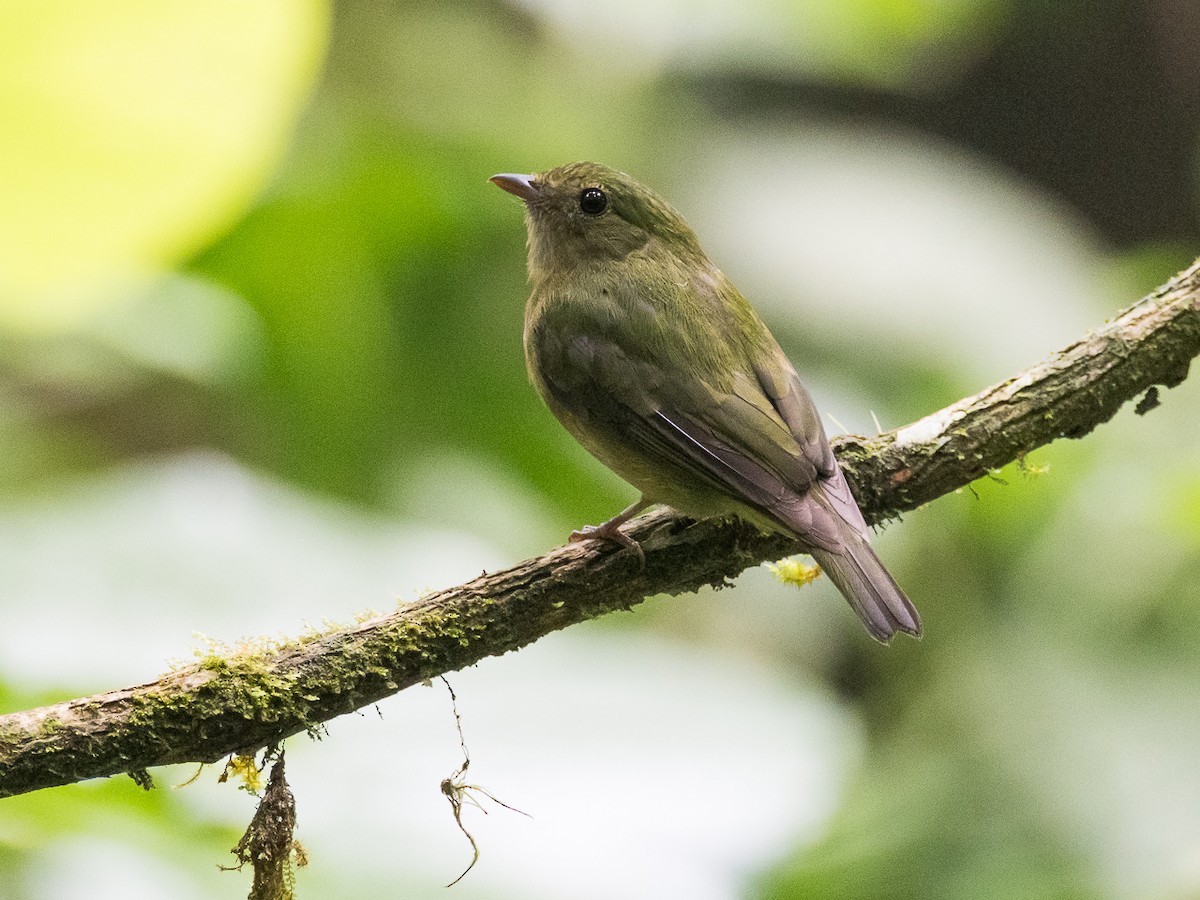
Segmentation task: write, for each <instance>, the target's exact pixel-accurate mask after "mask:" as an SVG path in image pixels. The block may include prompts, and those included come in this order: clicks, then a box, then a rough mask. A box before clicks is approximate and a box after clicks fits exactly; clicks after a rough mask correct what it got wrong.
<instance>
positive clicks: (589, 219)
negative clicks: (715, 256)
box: [491, 162, 703, 282]
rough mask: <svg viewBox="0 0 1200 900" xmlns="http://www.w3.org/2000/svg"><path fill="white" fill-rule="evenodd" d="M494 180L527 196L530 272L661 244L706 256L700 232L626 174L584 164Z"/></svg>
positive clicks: (536, 275)
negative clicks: (697, 233)
mask: <svg viewBox="0 0 1200 900" xmlns="http://www.w3.org/2000/svg"><path fill="white" fill-rule="evenodd" d="M491 180H492V183H493V184H495V185H496V186H497V187H500V188H503V189H504V190H506V191H508V192H509V193H510V194H515V195H516V196H518V197H520V198H521V199H522V200H524V201H525V224H526V227H527V229H528V231H529V274H530V277H531V278H532V279H533V280H534V281H535V282H536V281H538V280H540V279H541V278H543V277H545V276H546V275H549V274H552V273H565V272H571V271H575V270H577V269H579V268H581V267H585V266H589V265H595V264H603V263H604V262H606V261H612V260H621V259H624V258H625V257H626V256H628V255H629V254H631V253H635V252H638V251H641V250H643V249H644V248H653V249H654V250H657V251H659V252H662V251H666V252H670V253H674V254H676V255H679V256H689V255H693V254H695V255H699V256H701V257H702V256H703V252H702V251H701V250H700V245H699V243H698V241H697V240H696V236H695V234H694V233H693V232H692V229H691V228H690V227H689V226H688V224H687V222H685V221H684V219H683V216H681V215H680V214H679V213H678V212H676V211H675V209H674V208H673V207H672V206H671V205H670V204H669V203H667V202H666V201H665V200H663V199H662V198H661V197H659V196H658V195H657V194H655V193H654V192H653V191H651V190H650V189H649V188H647V187H645V186H644V185H642V184H639V183H638V182H637V181H634V180H633V179H632V178H630V177H629V176H628V175H626V174H624V173H623V172H618V171H616V170H615V169H610V168H608V167H607V166H602V165H600V164H599V163H592V162H577V163H570V164H568V165H565V166H559V167H558V168H557V169H551V170H550V171H548V172H543V173H542V174H540V175H493V176H492V179H491Z"/></svg>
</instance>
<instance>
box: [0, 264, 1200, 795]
mask: <svg viewBox="0 0 1200 900" xmlns="http://www.w3.org/2000/svg"><path fill="white" fill-rule="evenodd" d="M1198 354H1200V261H1198V262H1197V263H1196V264H1194V265H1193V266H1192V267H1191V268H1190V269H1189V270H1187V271H1186V272H1183V273H1182V274H1180V275H1179V276H1177V277H1176V278H1175V279H1173V280H1172V281H1171V282H1170V283H1168V284H1167V285H1165V286H1164V287H1162V288H1160V289H1159V290H1157V291H1155V292H1154V293H1153V294H1151V295H1150V296H1148V297H1146V298H1145V299H1143V300H1141V301H1140V302H1138V303H1136V304H1134V305H1133V306H1131V307H1130V308H1129V309H1127V310H1125V311H1124V312H1122V313H1121V314H1120V315H1119V316H1118V317H1117V318H1115V319H1113V320H1112V321H1111V322H1108V323H1107V324H1105V325H1103V326H1101V327H1100V328H1097V329H1095V330H1094V331H1092V332H1091V333H1089V334H1088V335H1087V336H1086V337H1084V338H1083V339H1081V340H1079V341H1077V342H1075V343H1074V344H1071V345H1070V346H1069V347H1066V348H1065V349H1063V350H1061V351H1059V352H1058V353H1056V354H1054V355H1053V356H1052V357H1051V358H1050V359H1048V360H1046V361H1044V362H1042V363H1039V364H1038V365H1036V366H1033V367H1032V368H1030V369H1027V370H1026V371H1024V372H1022V373H1021V374H1019V375H1017V376H1016V377H1014V378H1011V379H1009V380H1008V381H1005V382H1003V383H1001V384H998V385H995V386H994V387H991V388H988V389H987V390H985V391H983V392H982V393H980V394H977V395H975V396H974V397H968V398H966V399H965V400H961V401H959V402H958V403H955V404H954V405H952V406H949V407H947V408H946V409H943V410H941V411H939V412H937V413H934V414H933V415H931V416H927V417H926V418H924V419H921V420H920V421H918V422H915V423H913V424H912V425H909V426H907V427H905V428H901V429H898V430H897V431H893V432H889V433H887V434H883V435H880V436H878V437H875V438H858V437H846V438H841V439H839V440H837V441H835V442H834V444H835V449H836V450H837V453H838V456H839V458H840V459H841V460H842V462H843V465H844V467H845V469H846V473H847V476H848V477H849V479H850V482H851V485H852V486H853V489H854V493H855V496H857V497H858V498H859V501H860V503H861V505H862V507H863V511H864V513H865V514H866V516H867V518H868V520H870V521H872V522H879V521H881V520H882V519H886V518H888V517H891V516H894V515H896V514H897V513H899V512H902V511H904V510H909V509H913V508H914V507H916V506H919V505H921V504H923V503H926V502H928V501H930V500H933V499H934V498H936V497H939V496H941V495H943V494H946V493H948V492H950V491H953V490H955V489H957V488H960V487H962V486H964V485H967V484H969V483H970V482H971V481H973V480H974V479H976V478H978V477H980V476H982V475H984V474H985V473H986V472H988V471H989V470H991V469H995V468H998V467H1000V466H1003V465H1005V464H1006V463H1009V462H1012V461H1013V460H1015V459H1019V458H1020V457H1022V456H1023V455H1024V454H1026V453H1028V452H1029V451H1031V450H1033V449H1035V448H1037V447H1040V446H1042V445H1044V444H1047V443H1049V442H1051V441H1053V440H1055V439H1056V438H1060V437H1075V438H1077V437H1082V436H1083V435H1085V434H1087V433H1088V432H1090V431H1091V430H1092V429H1093V428H1095V427H1096V426H1097V425H1099V424H1100V423H1102V422H1105V421H1107V420H1108V419H1110V418H1112V416H1113V415H1115V414H1116V412H1117V410H1118V409H1120V407H1121V406H1122V405H1123V404H1125V403H1126V402H1127V401H1129V400H1131V399H1133V398H1135V397H1139V396H1142V402H1141V403H1139V405H1138V412H1144V411H1145V410H1146V409H1149V408H1151V407H1152V406H1153V405H1154V404H1155V403H1156V402H1157V388H1156V386H1157V385H1161V386H1166V387H1171V386H1174V385H1176V384H1178V383H1179V382H1181V381H1182V380H1183V379H1184V378H1185V377H1186V375H1187V371H1188V366H1189V363H1190V362H1191V360H1192V359H1193V358H1194V357H1195V356H1197V355H1198ZM1143 395H1144V396H1143ZM631 533H632V534H633V535H634V536H635V537H636V538H637V539H638V540H639V541H641V542H642V546H643V547H644V548H645V551H646V563H645V567H644V568H642V569H639V567H638V562H637V559H636V558H635V557H634V555H633V554H631V553H628V552H624V551H621V550H619V549H615V548H613V547H612V546H610V545H595V544H591V543H589V544H576V545H568V546H564V547H560V548H558V549H556V550H552V551H551V552H549V553H547V554H546V555H545V556H542V557H540V558H537V559H531V560H527V561H525V562H523V563H519V564H518V565H515V566H513V567H512V568H509V569H506V570H504V571H502V572H495V573H491V574H488V573H484V574H482V575H480V576H479V577H478V578H476V579H475V580H473V581H471V582H468V583H467V584H463V585H459V586H458V587H453V588H448V589H446V590H443V591H439V592H437V593H435V594H433V595H431V596H428V597H425V598H424V599H422V600H420V601H418V602H416V603H411V604H407V605H405V606H403V607H401V608H400V609H399V610H398V611H397V612H395V613H392V614H391V615H387V616H382V617H379V618H376V619H372V620H370V621H367V622H363V623H361V624H358V625H355V626H353V627H349V628H341V629H338V630H336V631H332V632H329V633H327V634H323V635H319V636H314V637H310V638H306V639H303V640H298V641H295V642H292V643H288V644H283V645H279V646H275V647H272V648H269V649H265V650H263V649H259V650H256V651H253V652H251V651H244V652H240V653H233V654H229V655H224V656H222V655H218V654H213V655H210V656H209V657H207V658H205V659H203V660H201V661H200V662H199V663H197V664H195V665H191V666H188V667H186V668H183V669H179V670H177V671H174V672H171V673H170V674H167V675H164V676H163V677H162V678H160V679H158V680H157V681H153V682H150V683H147V684H140V685H135V686H133V687H127V688H123V689H121V690H117V691H110V692H108V693H105V694H98V695H95V696H92V697H84V698H80V699H76V700H68V701H65V702H63V703H58V704H55V705H53V706H47V707H42V708H40V709H34V710H29V711H26V712H17V713H11V714H9V715H5V716H0V797H2V796H7V795H12V794H19V793H23V792H26V791H33V790H37V789H40V788H46V787H52V786H54V785H60V784H68V783H71V782H76V781H81V780H83V779H87V778H96V777H100V776H107V775H113V774H117V773H121V772H131V773H140V774H143V775H144V773H145V770H146V769H148V768H150V767H153V766H161V765H165V764H168V763H181V762H212V761H215V760H218V759H220V758H222V757H224V756H226V755H228V754H230V753H238V752H240V753H245V752H249V751H253V750H255V749H257V748H260V747H264V746H267V745H271V744H275V743H278V742H279V741H281V740H282V739H284V738H286V737H288V736H290V735H293V734H296V733H297V732H301V731H306V730H307V731H313V730H315V729H318V728H319V727H320V726H321V724H322V723H324V722H326V721H328V720H330V719H332V718H334V717H336V716H340V715H342V714H344V713H348V712H351V711H353V710H356V709H359V708H361V707H363V706H367V705H369V704H371V703H374V702H376V701H378V700H380V699H382V698H384V697H387V696H389V695H391V694H394V693H396V692H397V691H401V690H403V689H404V688H406V687H410V686H412V685H414V684H418V683H420V682H423V681H426V680H428V679H430V678H433V677H434V676H436V675H439V674H441V673H443V672H451V671H454V670H457V669H461V668H463V667H465V666H469V665H472V664H473V663H476V662H478V661H479V660H481V659H484V658H485V657H488V656H497V655H499V654H502V653H507V652H509V651H510V650H516V649H519V648H520V647H523V646H525V645H526V644H529V643H532V642H533V641H536V640H537V639H538V638H540V637H542V636H543V635H546V634H549V633H550V632H552V631H557V630H558V629H560V628H565V627H567V626H568V625H572V624H574V623H576V622H581V621H583V620H585V619H592V618H595V617H597V616H601V615H604V614H606V613H609V612H612V611H614V610H618V609H628V608H629V607H631V606H633V605H634V604H637V603H640V602H641V601H642V600H643V599H644V598H646V597H648V596H651V595H653V594H662V593H666V594H679V593H683V592H687V591H694V590H696V589H697V588H699V587H700V586H701V585H706V584H707V585H714V586H718V587H719V586H721V585H724V584H726V583H727V582H728V580H729V579H730V578H733V577H734V576H735V575H737V574H738V573H739V572H741V571H742V570H743V569H745V568H747V567H749V566H754V565H757V564H759V563H761V562H763V561H764V560H774V559H780V558H782V557H784V556H787V555H789V554H791V553H794V552H796V551H797V549H798V548H797V547H796V545H795V544H794V543H793V542H791V541H790V540H788V539H786V538H783V537H780V536H778V535H774V536H768V535H761V534H759V533H757V532H756V531H755V530H754V529H752V528H749V527H747V526H743V525H741V524H738V523H735V522H719V521H706V522H690V521H688V520H685V519H680V518H677V517H675V516H672V515H671V514H670V513H668V512H666V511H663V510H659V511H655V512H652V513H650V514H648V515H645V516H642V517H640V518H639V519H637V520H636V521H635V523H633V525H632V528H631Z"/></svg>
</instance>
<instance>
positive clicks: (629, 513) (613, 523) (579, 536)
mask: <svg viewBox="0 0 1200 900" xmlns="http://www.w3.org/2000/svg"><path fill="white" fill-rule="evenodd" d="M653 505H654V501H653V500H647V499H646V498H645V497H643V498H642V499H641V500H639V501H638V502H637V503H635V504H633V505H632V506H630V507H627V508H626V509H623V510H621V511H620V512H619V513H617V514H616V515H615V516H613V517H612V518H611V519H609V520H608V521H607V522H605V523H604V524H603V525H584V526H583V527H582V528H580V529H579V530H578V531H572V532H571V536H570V538H568V540H570V542H571V543H572V544H574V543H577V542H578V541H591V540H602V541H612V542H613V543H614V544H620V545H621V546H622V547H628V548H629V549H630V550H632V551H633V552H634V553H636V554H637V555H638V560H639V561H640V562H641V564H642V565H643V566H644V565H645V564H646V554H645V553H644V552H643V551H642V545H641V544H639V543H638V542H637V541H635V540H634V539H633V538H631V537H630V536H629V535H627V534H626V533H625V532H623V531H622V530H621V526H622V525H624V524H625V523H626V522H628V521H629V520H630V519H632V518H633V517H634V516H636V515H637V514H638V513H640V512H641V511H642V510H643V509H645V508H646V507H647V506H653Z"/></svg>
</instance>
